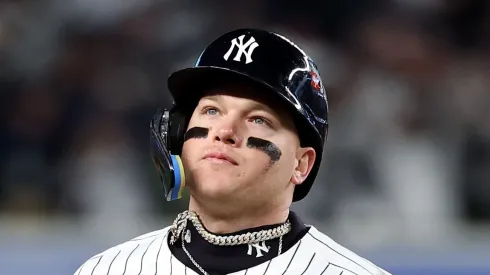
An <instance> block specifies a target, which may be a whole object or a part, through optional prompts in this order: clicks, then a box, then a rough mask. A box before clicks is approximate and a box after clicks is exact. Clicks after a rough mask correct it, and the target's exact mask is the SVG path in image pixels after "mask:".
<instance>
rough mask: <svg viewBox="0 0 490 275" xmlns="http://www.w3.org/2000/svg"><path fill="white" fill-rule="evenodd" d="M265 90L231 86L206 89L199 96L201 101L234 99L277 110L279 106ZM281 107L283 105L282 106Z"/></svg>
mask: <svg viewBox="0 0 490 275" xmlns="http://www.w3.org/2000/svg"><path fill="white" fill-rule="evenodd" d="M268 94H269V93H268V92H267V91H264V90H263V89H260V90H258V89H253V88H251V87H247V86H232V87H226V88H215V89H208V90H206V91H205V92H204V94H203V96H202V97H201V101H207V100H210V101H216V102H226V101H227V100H234V101H238V102H243V104H244V105H247V106H248V107H253V108H259V109H270V110H274V111H279V110H280V109H282V108H281V106H280V105H279V104H277V100H274V99H273V98H272V97H271V96H270V95H268ZM282 107H283V106H282Z"/></svg>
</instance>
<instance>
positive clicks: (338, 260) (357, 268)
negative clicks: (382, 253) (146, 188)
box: [303, 226, 391, 275]
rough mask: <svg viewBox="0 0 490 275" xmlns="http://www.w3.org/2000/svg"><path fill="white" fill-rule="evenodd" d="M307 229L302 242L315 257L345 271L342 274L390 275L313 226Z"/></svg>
mask: <svg viewBox="0 0 490 275" xmlns="http://www.w3.org/2000/svg"><path fill="white" fill-rule="evenodd" d="M309 227H310V229H309V230H308V233H307V234H306V235H305V237H304V238H303V240H304V241H305V242H307V243H308V245H309V247H311V248H313V250H314V251H315V253H316V256H317V257H319V258H322V259H324V260H325V261H327V262H328V263H329V265H332V267H335V268H338V269H340V270H342V271H345V272H343V273H342V274H351V273H352V274H357V275H391V273H389V272H388V271H386V270H384V269H382V268H381V267H379V266H377V265H375V264H374V263H372V262H371V261H369V260H367V259H366V258H364V257H362V256H359V255H358V254H356V253H354V252H353V251H351V250H349V249H347V248H346V247H344V246H342V245H341V244H339V243H337V242H336V241H334V240H333V239H331V238H330V237H328V236H327V235H325V234H324V233H322V232H320V231H319V230H318V229H316V228H315V227H314V226H309Z"/></svg>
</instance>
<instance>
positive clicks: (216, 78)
mask: <svg viewBox="0 0 490 275" xmlns="http://www.w3.org/2000/svg"><path fill="white" fill-rule="evenodd" d="M230 81H233V82H236V83H246V84H248V85H256V86H257V87H260V88H261V89H262V90H263V91H265V92H268V93H270V94H271V95H273V96H275V97H276V98H277V100H278V101H279V102H282V103H283V106H284V108H285V109H289V110H290V112H291V114H292V115H293V117H294V120H295V124H296V127H297V129H298V134H299V139H300V141H301V145H302V146H311V147H313V148H314V149H315V151H316V154H317V158H316V161H315V163H314V165H313V168H312V170H311V172H310V174H309V176H308V177H307V179H306V180H305V182H304V183H303V184H301V185H298V186H297V187H296V188H295V191H294V196H293V201H299V200H301V199H303V198H304V197H305V196H306V195H307V194H308V192H309V190H310V188H311V186H312V185H313V182H314V180H315V177H316V175H317V173H318V169H319V166H320V162H321V160H322V154H323V147H324V143H325V141H326V138H327V133H328V101H327V95H326V91H325V88H324V86H323V83H322V80H321V78H320V75H319V73H318V69H317V66H316V65H315V63H314V62H313V60H312V59H311V58H310V57H309V56H308V55H307V54H306V53H305V52H304V51H303V50H302V49H301V48H299V47H298V46H297V45H295V44H294V43H293V42H291V41H289V40H288V39H287V38H285V37H283V36H281V35H279V34H276V33H273V32H269V31H265V30H260V29H238V30H234V31H231V32H228V33H226V34H224V35H222V36H220V37H219V38H217V39H216V40H214V41H213V42H211V44H209V45H208V47H207V48H206V49H205V50H204V51H203V52H202V53H201V55H200V57H199V59H198V60H197V62H196V64H195V66H194V67H191V68H186V69H182V70H179V71H177V72H174V73H172V74H171V75H170V76H169V78H168V88H169V90H170V93H171V95H172V96H173V99H174V107H173V110H172V111H160V112H158V113H157V115H156V116H155V117H154V119H153V120H152V123H151V129H152V131H151V132H152V137H153V145H154V146H153V147H152V148H153V150H152V153H153V158H154V161H155V164H156V165H157V167H159V169H158V170H159V171H160V172H161V170H162V169H161V166H162V162H166V163H172V162H173V163H174V164H177V162H176V161H175V160H173V161H169V160H168V158H167V160H165V159H163V158H162V151H161V150H163V149H162V147H163V145H165V146H166V148H167V149H168V150H169V151H170V152H171V154H172V155H173V156H174V155H180V154H181V150H182V145H183V138H184V133H185V130H186V127H187V123H188V121H189V118H190V114H192V112H191V111H190V110H192V109H193V108H194V107H195V104H196V103H197V102H198V100H199V98H200V97H201V95H202V93H203V91H204V90H205V89H207V88H212V87H213V86H216V85H221V84H222V83H223V82H230ZM184 110H187V111H184ZM160 176H161V177H162V181H164V186H165V189H166V193H167V194H166V195H167V198H169V193H171V192H172V190H173V191H174V194H176V192H175V191H176V189H179V187H177V186H175V185H178V184H179V183H178V182H177V183H176V181H178V180H175V179H174V180H173V182H172V180H171V179H170V180H169V176H168V175H167V176H164V175H162V173H160Z"/></svg>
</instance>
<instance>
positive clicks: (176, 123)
mask: <svg viewBox="0 0 490 275" xmlns="http://www.w3.org/2000/svg"><path fill="white" fill-rule="evenodd" d="M186 114H187V112H185V111H184V110H183V109H181V108H177V107H176V106H174V107H173V108H172V109H171V110H170V113H169V121H168V125H169V126H168V127H169V128H168V129H169V131H168V142H169V143H168V145H169V149H170V152H172V154H174V155H181V154H182V147H183V146H184V135H185V132H186V129H187V125H188V123H189V116H188V115H186Z"/></svg>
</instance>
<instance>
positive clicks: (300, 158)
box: [290, 147, 316, 185]
mask: <svg viewBox="0 0 490 275" xmlns="http://www.w3.org/2000/svg"><path fill="white" fill-rule="evenodd" d="M315 159H316V152H315V149H313V148H312V147H305V148H298V150H297V151H296V163H295V166H294V171H293V175H292V176H291V180H290V181H291V182H292V183H293V184H297V185H299V184H302V183H303V182H304V181H305V180H306V177H307V176H308V174H310V171H311V168H312V167H313V164H314V163H315Z"/></svg>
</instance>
